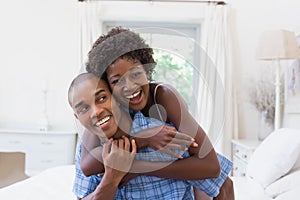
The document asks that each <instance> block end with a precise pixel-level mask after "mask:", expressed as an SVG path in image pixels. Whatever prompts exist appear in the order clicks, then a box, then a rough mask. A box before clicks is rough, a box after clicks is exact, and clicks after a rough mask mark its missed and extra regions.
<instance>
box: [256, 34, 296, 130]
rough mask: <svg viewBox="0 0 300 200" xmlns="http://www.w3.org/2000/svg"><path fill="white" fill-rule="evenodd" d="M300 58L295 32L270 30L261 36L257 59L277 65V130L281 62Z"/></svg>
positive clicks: (277, 125)
mask: <svg viewBox="0 0 300 200" xmlns="http://www.w3.org/2000/svg"><path fill="white" fill-rule="evenodd" d="M296 58H300V49H299V47H298V44H297V41H296V37H295V34H294V32H291V31H287V30H269V31H265V32H263V33H262V34H261V36H260V38H259V43H258V49H257V59H259V60H271V61H274V63H276V66H274V67H275V68H276V81H275V90H276V91H275V92H276V93H275V94H276V96H275V98H276V99H275V119H274V128H275V130H277V129H279V128H280V118H281V112H280V60H286V59H296Z"/></svg>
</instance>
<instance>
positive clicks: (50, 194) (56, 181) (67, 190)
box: [0, 165, 76, 200]
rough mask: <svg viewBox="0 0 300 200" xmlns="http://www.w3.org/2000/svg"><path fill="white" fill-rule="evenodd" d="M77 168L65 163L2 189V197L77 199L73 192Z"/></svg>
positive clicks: (45, 199)
mask: <svg viewBox="0 0 300 200" xmlns="http://www.w3.org/2000/svg"><path fill="white" fill-rule="evenodd" d="M74 174H75V168H74V165H65V166H59V167H55V168H50V169H47V170H45V171H43V172H41V173H40V174H38V175H36V176H33V177H30V178H28V179H26V180H23V181H20V182H17V183H15V184H12V185H10V186H7V187H4V188H2V189H0V199H9V200H20V199H22V200H50V199H51V200H62V199H63V200H75V199H76V197H75V195H74V194H73V193H72V186H73V181H74Z"/></svg>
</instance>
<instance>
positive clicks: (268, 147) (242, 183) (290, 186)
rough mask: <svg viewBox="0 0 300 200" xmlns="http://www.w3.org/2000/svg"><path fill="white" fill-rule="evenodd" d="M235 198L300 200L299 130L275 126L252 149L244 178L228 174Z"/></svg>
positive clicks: (242, 199)
mask: <svg viewBox="0 0 300 200" xmlns="http://www.w3.org/2000/svg"><path fill="white" fill-rule="evenodd" d="M232 179H233V182H234V188H235V199H236V200H271V199H275V200H294V199H300V197H299V196H300V195H299V192H300V131H299V130H295V129H287V128H283V129H279V130H277V131H274V132H273V133H271V134H270V135H269V136H268V137H267V138H266V139H265V140H264V141H263V142H262V143H261V144H260V146H259V147H258V148H257V149H256V150H255V152H254V153H253V155H252V157H251V159H250V161H249V165H248V167H247V176H246V177H232Z"/></svg>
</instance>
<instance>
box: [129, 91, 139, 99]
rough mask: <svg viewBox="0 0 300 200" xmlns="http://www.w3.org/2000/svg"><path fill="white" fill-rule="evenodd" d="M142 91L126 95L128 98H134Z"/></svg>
mask: <svg viewBox="0 0 300 200" xmlns="http://www.w3.org/2000/svg"><path fill="white" fill-rule="evenodd" d="M140 92H141V91H138V92H136V93H133V94H132V95H130V96H126V98H128V99H131V98H134V97H136V96H138V95H139V94H140Z"/></svg>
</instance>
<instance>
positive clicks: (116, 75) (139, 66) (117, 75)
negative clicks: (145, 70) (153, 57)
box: [109, 64, 143, 79]
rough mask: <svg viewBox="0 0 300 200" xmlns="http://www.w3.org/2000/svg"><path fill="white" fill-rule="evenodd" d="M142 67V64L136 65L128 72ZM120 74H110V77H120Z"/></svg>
mask: <svg viewBox="0 0 300 200" xmlns="http://www.w3.org/2000/svg"><path fill="white" fill-rule="evenodd" d="M141 67H143V65H142V64H141V65H137V66H135V67H133V68H131V69H129V70H128V72H130V71H134V70H137V69H140V68H141ZM126 73H127V72H126ZM126 73H125V74H126ZM119 76H120V74H114V75H113V76H110V77H109V79H111V78H114V77H119Z"/></svg>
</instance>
